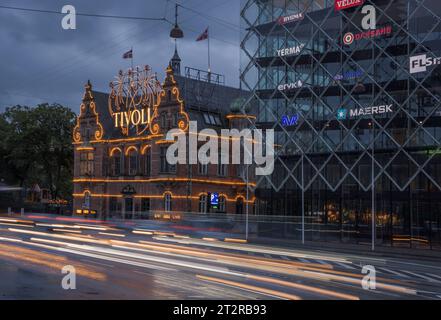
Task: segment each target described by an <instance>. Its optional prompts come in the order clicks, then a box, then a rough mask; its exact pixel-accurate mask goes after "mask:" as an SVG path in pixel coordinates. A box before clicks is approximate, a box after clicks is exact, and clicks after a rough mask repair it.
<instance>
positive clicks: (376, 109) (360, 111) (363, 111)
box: [337, 104, 393, 120]
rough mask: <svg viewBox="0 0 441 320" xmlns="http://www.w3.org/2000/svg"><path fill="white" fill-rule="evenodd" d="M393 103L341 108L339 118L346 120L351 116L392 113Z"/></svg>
mask: <svg viewBox="0 0 441 320" xmlns="http://www.w3.org/2000/svg"><path fill="white" fill-rule="evenodd" d="M392 112H393V110H392V105H391V104H388V105H382V106H373V107H365V108H356V109H349V110H348V109H345V108H340V109H338V110H337V120H346V119H347V118H348V116H349V118H356V117H361V116H371V115H372V116H374V115H377V114H385V113H392Z"/></svg>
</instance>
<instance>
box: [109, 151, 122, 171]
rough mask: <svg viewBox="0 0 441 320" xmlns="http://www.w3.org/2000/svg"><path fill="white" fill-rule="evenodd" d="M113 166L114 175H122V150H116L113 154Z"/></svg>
mask: <svg viewBox="0 0 441 320" xmlns="http://www.w3.org/2000/svg"><path fill="white" fill-rule="evenodd" d="M110 157H111V166H112V170H111V172H112V175H114V176H120V175H121V151H119V149H118V150H114V151H113V152H112V153H111V155H110Z"/></svg>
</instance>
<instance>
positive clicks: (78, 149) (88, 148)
mask: <svg viewBox="0 0 441 320" xmlns="http://www.w3.org/2000/svg"><path fill="white" fill-rule="evenodd" d="M76 150H77V151H93V150H95V149H94V148H93V147H78V148H76Z"/></svg>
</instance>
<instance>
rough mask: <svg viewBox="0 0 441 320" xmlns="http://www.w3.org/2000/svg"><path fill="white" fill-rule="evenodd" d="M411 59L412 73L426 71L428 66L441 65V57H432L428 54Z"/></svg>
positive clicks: (410, 68) (410, 69)
mask: <svg viewBox="0 0 441 320" xmlns="http://www.w3.org/2000/svg"><path fill="white" fill-rule="evenodd" d="M409 60H410V61H409V71H410V73H418V72H426V71H427V67H431V66H439V65H441V57H440V58H432V57H428V56H427V55H426V54H421V55H418V56H413V57H410V58H409Z"/></svg>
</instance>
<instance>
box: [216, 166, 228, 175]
mask: <svg viewBox="0 0 441 320" xmlns="http://www.w3.org/2000/svg"><path fill="white" fill-rule="evenodd" d="M217 175H218V176H221V177H225V176H226V175H227V165H226V164H221V163H219V164H218V165H217Z"/></svg>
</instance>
